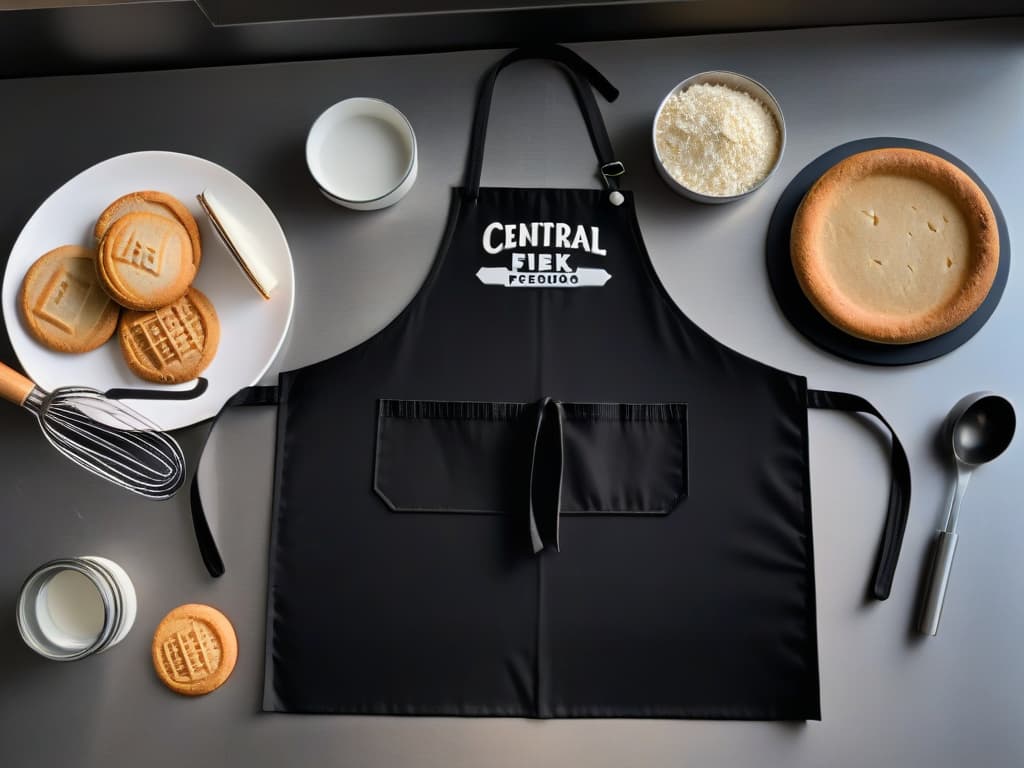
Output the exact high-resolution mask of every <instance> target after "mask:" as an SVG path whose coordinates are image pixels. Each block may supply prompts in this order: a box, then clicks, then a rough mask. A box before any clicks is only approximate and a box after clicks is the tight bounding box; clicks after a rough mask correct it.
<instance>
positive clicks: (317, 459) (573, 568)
mask: <svg viewBox="0 0 1024 768" xmlns="http://www.w3.org/2000/svg"><path fill="white" fill-rule="evenodd" d="M532 57H537V58H547V59H551V60H553V61H556V62H558V63H560V64H561V65H562V66H563V67H564V68H565V69H566V70H567V71H568V73H569V76H570V82H571V84H572V86H573V90H574V93H575V95H576V97H577V100H578V101H579V103H580V106H581V108H582V110H583V114H584V117H585V118H586V122H587V125H588V128H589V132H590V136H591V139H592V142H593V145H594V148H595V150H596V152H597V156H598V165H599V170H600V172H601V175H602V176H603V178H604V180H605V186H606V189H603V190H601V189H594V190H591V189H512V188H483V189H481V188H480V187H479V180H480V169H481V160H482V157H483V151H484V134H485V131H486V126H487V116H488V111H489V107H490V98H491V93H492V90H493V86H494V81H495V78H496V77H497V75H498V73H499V72H500V71H501V69H502V68H503V67H504V66H506V65H507V64H509V63H511V62H513V61H516V60H519V59H523V58H532ZM587 81H589V84H588V82H587ZM591 84H592V85H593V86H594V87H595V88H597V89H598V90H600V91H601V93H602V94H603V95H605V96H606V97H607V98H608V99H609V100H611V99H614V98H615V96H616V95H617V92H616V91H615V89H614V88H613V87H612V86H611V84H610V83H608V81H607V80H605V79H604V78H603V77H602V76H601V75H600V73H598V72H597V71H596V70H594V69H593V68H592V67H591V66H590V65H588V64H587V63H586V62H584V61H583V60H582V59H580V58H579V57H578V56H576V55H575V54H573V53H572V52H571V51H568V50H567V49H564V48H559V47H549V48H543V49H533V50H528V51H516V52H514V53H512V54H510V55H509V56H507V57H506V58H504V59H502V60H501V61H500V62H499V63H498V64H497V65H495V66H494V68H493V69H492V70H491V71H490V72H489V74H488V76H487V78H486V80H485V82H484V85H483V88H482V91H481V94H480V100H479V104H478V107H477V113H476V119H475V123H474V126H473V137H472V145H471V153H470V162H469V166H468V171H467V176H466V185H465V187H464V188H462V189H457V190H455V191H454V193H453V195H452V204H451V213H450V216H449V221H448V225H447V228H446V231H445V234H444V240H443V242H442V244H441V248H440V251H439V253H438V255H437V257H436V259H435V262H434V264H433V267H432V269H431V271H430V274H429V275H428V277H427V278H426V281H425V283H424V285H423V287H422V288H421V290H420V291H419V293H418V295H417V296H416V297H415V298H414V299H413V301H412V302H411V303H410V304H409V306H408V307H407V308H406V309H405V310H404V311H403V312H402V313H401V314H400V315H399V316H398V317H397V318H396V319H395V320H394V321H393V322H392V323H391V324H390V325H388V326H387V327H386V328H385V329H384V330H382V331H381V332H380V333H378V334H377V335H376V336H374V337H373V338H371V339H369V340H368V341H366V342H364V343H362V344H360V345H359V346H357V347H355V348H353V349H350V350H348V351H347V352H345V353H343V354H340V355H338V356H336V357H333V358H331V359H328V360H325V361H323V362H320V363H318V364H315V365H311V366H309V367H306V368H303V369H300V370H295V371H291V372H287V373H284V374H282V375H281V376H280V378H279V384H278V385H277V386H276V387H256V388H252V389H250V390H246V391H243V392H242V393H240V394H239V395H238V396H236V397H235V398H234V400H232V401H231V403H230V404H231V405H240V404H250V405H251V404H269V403H276V404H277V405H278V421H277V446H276V459H275V461H276V464H275V466H276V469H275V473H276V474H275V479H274V499H273V513H272V536H271V553H270V568H269V587H268V601H267V603H268V616H267V637H266V679H265V690H264V700H263V708H264V709H265V710H268V711H280V712H322V713H363V714H391V715H485V716H517V717H543V718H546V717H685V718H729V719H793V720H803V719H817V718H819V716H820V713H819V696H818V659H817V640H816V628H815V597H814V568H813V548H812V535H811V508H810V489H809V483H808V457H807V409H808V407H814V408H822V407H824V408H839V409H843V410H848V411H861V412H866V413H871V414H873V415H874V416H876V417H877V418H879V419H881V416H880V414H879V413H878V412H877V411H875V409H874V408H873V407H872V406H871V405H869V404H868V403H867V402H866V401H864V400H863V399H861V398H858V397H855V396H853V395H847V394H843V393H833V392H823V391H815V390H808V389H807V384H806V380H805V379H804V377H802V376H795V375H793V374H790V373H786V372H783V371H779V370H776V369H774V368H771V367H768V366H766V365H764V364H762V363H759V362H756V361H754V360H751V359H750V358H748V357H745V356H743V355H741V354H739V353H737V352H734V351H733V350H731V349H728V348H727V347H724V346H723V345H721V344H719V343H718V342H716V341H715V340H714V339H712V338H711V337H709V336H708V335H707V334H706V333H704V332H703V331H701V330H700V329H699V328H698V327H697V326H695V325H694V324H693V323H692V322H691V321H690V320H689V319H687V317H686V316H685V315H684V314H683V313H682V312H681V311H680V309H679V308H678V307H677V306H676V305H675V304H674V303H673V301H672V299H671V298H670V297H669V295H668V293H667V292H666V291H665V288H664V287H663V286H662V284H661V282H660V280H659V279H658V276H657V274H656V273H655V271H654V269H653V267H652V265H651V261H650V259H649V258H648V255H647V252H646V251H645V249H644V245H643V241H642V239H641V236H640V230H639V227H638V225H637V220H636V215H635V212H634V207H633V197H632V195H631V194H630V193H629V192H625V191H622V192H619V191H618V190H617V186H618V185H617V183H616V182H617V180H618V177H619V176H620V175H621V173H622V171H623V168H622V165H621V164H620V163H618V162H616V161H615V158H614V155H613V154H612V149H611V144H610V142H609V140H608V136H607V134H606V132H605V128H604V125H603V123H602V120H601V116H600V112H599V110H598V108H597V105H596V102H595V99H594V96H593V93H592V91H591V88H590V85H591ZM617 203H618V204H617ZM883 423H884V421H883ZM886 426H887V427H888V425H887V424H886ZM890 431H891V430H890ZM892 446H893V448H892V471H893V484H892V488H891V494H890V502H889V511H888V516H887V519H886V524H885V530H884V533H883V537H882V545H881V552H880V557H879V560H878V566H877V569H876V572H875V575H874V578H873V584H872V587H871V591H872V592H873V594H874V596H875V597H877V598H879V599H884V598H885V597H886V596H887V595H888V593H889V588H890V584H891V581H892V577H893V572H894V570H895V567H896V559H897V556H898V552H899V547H900V542H901V539H902V535H903V529H904V526H905V523H906V517H907V510H908V507H909V494H910V476H909V468H908V465H907V461H906V456H905V454H904V453H903V449H902V447H901V446H900V444H899V441H898V440H897V439H896V438H895V435H893V442H892ZM196 488H197V486H195V485H194V486H193V489H194V490H193V494H194V501H195V504H194V515H195V521H196V530H197V533H198V535H199V540H200V545H201V549H202V552H203V556H204V559H205V561H206V563H207V566H208V567H209V569H210V571H211V573H213V574H215V575H216V574H219V573H221V572H223V565H222V563H221V562H220V557H219V555H218V553H217V549H216V546H215V544H214V542H213V539H212V536H211V535H210V532H209V529H208V528H207V527H206V523H205V518H204V517H203V514H202V508H201V505H200V504H199V503H198V502H199V499H198V491H197V490H196Z"/></svg>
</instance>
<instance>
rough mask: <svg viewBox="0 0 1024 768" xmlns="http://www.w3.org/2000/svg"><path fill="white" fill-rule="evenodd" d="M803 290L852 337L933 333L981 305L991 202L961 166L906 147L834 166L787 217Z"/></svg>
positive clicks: (914, 337) (990, 265) (990, 241)
mask: <svg viewBox="0 0 1024 768" xmlns="http://www.w3.org/2000/svg"><path fill="white" fill-rule="evenodd" d="M790 251H791V256H792V261H793V271H794V272H795V274H796V277H797V281H798V282H799V283H800V287H801V288H802V289H803V292H804V295H806V296H807V299H808V300H809V301H810V302H811V304H812V305H814V307H815V308H816V309H817V310H818V312H820V313H821V314H822V316H823V317H825V319H827V320H828V321H829V322H830V323H832V324H833V325H835V326H836V327H838V328H840V329H841V330H843V331H845V332H846V333H849V334H851V335H853V336H856V337H859V338H862V339H867V340H870V341H875V342H881V343H887V344H908V343H912V342H916V341H924V340H926V339H930V338H933V337H935V336H939V335H941V334H943V333H946V332H948V331H950V330H952V329H953V328H956V327H957V326H958V325H960V324H961V323H963V322H964V321H965V320H966V319H967V318H968V317H970V316H971V314H973V313H974V311H975V310H977V308H978V307H979V306H980V305H981V303H982V302H983V301H984V300H985V297H986V296H987V295H988V291H989V289H990V288H991V286H992V282H993V281H994V279H995V274H996V270H997V268H998V265H999V233H998V229H997V227H996V221H995V215H994V213H993V211H992V207H991V205H990V204H989V202H988V199H987V198H986V197H985V194H984V193H983V192H982V191H981V189H980V188H979V187H978V185H977V184H975V183H974V181H973V180H972V179H971V178H970V177H969V176H968V175H967V174H966V173H964V172H963V171H962V170H960V169H959V168H958V167H956V166H955V165H953V164H952V163H950V162H948V161H946V160H944V159H943V158H940V157H937V156H936V155H933V154H930V153H927V152H922V151H920V150H915V149H902V148H889V149H876V150H871V151H868V152H861V153H859V154H856V155H852V156H850V157H848V158H846V159H845V160H843V161H841V162H840V163H838V164H836V165H835V166H833V167H832V168H830V169H829V170H828V171H826V172H825V174H824V175H822V177H821V178H820V179H818V181H817V182H815V184H814V186H812V187H811V189H810V190H809V191H808V193H807V195H806V196H805V197H804V199H803V201H802V202H801V204H800V208H799V209H798V210H797V213H796V216H795V217H794V219H793V226H792V231H791V237H790Z"/></svg>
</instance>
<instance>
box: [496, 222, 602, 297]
mask: <svg viewBox="0 0 1024 768" xmlns="http://www.w3.org/2000/svg"><path fill="white" fill-rule="evenodd" d="M600 235H601V231H600V229H599V228H598V227H589V228H588V227H584V226H583V225H577V226H575V227H573V226H570V225H569V224H565V223H563V222H560V221H559V222H553V221H533V222H530V223H520V224H502V223H501V222H500V221H494V222H491V223H490V224H488V225H487V226H486V227H485V228H484V234H483V247H484V250H485V251H486V252H487V253H489V254H491V255H496V254H499V253H502V252H505V251H511V254H510V256H511V262H510V264H511V268H509V267H481V268H480V269H479V270H478V271H477V273H476V276H477V279H479V280H480V282H481V283H483V284H484V285H503V286H505V287H506V288H583V287H587V286H592V287H601V286H603V285H604V284H605V283H607V282H608V281H609V280H610V279H611V277H612V276H611V275H610V274H608V272H607V271H605V270H604V269H600V268H594V267H573V265H572V264H571V263H570V259H571V258H572V256H573V255H574V254H573V253H571V252H572V251H575V252H583V253H591V254H593V255H595V256H607V255H608V252H607V251H606V250H604V249H602V248H601V246H600ZM527 249H530V250H527ZM539 249H547V250H544V251H541V250H539Z"/></svg>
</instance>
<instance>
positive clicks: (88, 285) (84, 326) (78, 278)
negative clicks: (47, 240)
mask: <svg viewBox="0 0 1024 768" xmlns="http://www.w3.org/2000/svg"><path fill="white" fill-rule="evenodd" d="M18 305H19V309H20V310H21V316H22V319H24V321H25V326H26V328H28V331H29V333H31V334H32V336H33V337H35V339H36V340H37V341H39V342H40V343H41V344H44V345H45V346H47V347H49V348H50V349H54V350H57V351H58V352H88V351H89V350H91V349H96V347H98V346H100V345H101V344H103V342H105V341H106V340H107V339H109V338H110V337H111V336H113V335H114V330H115V329H116V328H117V316H118V314H119V313H120V311H121V308H120V307H118V306H117V304H115V303H114V302H113V301H111V300H110V297H109V296H107V294H106V293H105V292H104V291H103V288H102V286H101V285H100V282H99V279H98V278H97V276H96V251H94V250H92V249H91V248H83V247H82V246H80V245H62V246H61V247H60V248H55V249H54V250H52V251H50V252H49V253H46V254H43V256H41V257H40V258H39V260H38V261H36V263H35V264H33V265H32V266H31V267H29V270H28V272H27V273H26V274H25V279H24V280H23V281H22V284H21V292H20V294H19V297H18Z"/></svg>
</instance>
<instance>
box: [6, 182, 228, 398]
mask: <svg viewBox="0 0 1024 768" xmlns="http://www.w3.org/2000/svg"><path fill="white" fill-rule="evenodd" d="M94 235H95V240H96V244H97V247H96V248H84V247H81V246H77V245H65V246H61V247H60V248H56V249H55V250H52V251H50V252H49V253H47V254H45V255H44V256H42V257H41V258H40V259H39V260H38V261H37V262H36V263H35V264H33V265H32V267H31V268H30V269H29V271H28V273H27V274H26V275H25V280H24V282H23V283H22V287H21V295H20V307H21V314H22V317H23V318H24V320H25V324H26V326H27V328H28V330H29V332H30V333H31V334H32V335H33V336H34V337H35V338H36V339H37V340H38V341H39V342H40V343H42V344H44V345H45V346H47V347H49V348H50V349H54V350H57V351H60V352H88V351H90V350H92V349H96V348H97V347H99V346H101V345H102V344H103V343H105V342H106V341H107V340H108V339H109V338H110V337H111V336H112V335H114V332H115V330H116V331H117V335H118V339H119V341H120V344H121V351H122V352H123V354H124V358H125V361H126V362H127V364H128V367H129V368H131V370H132V371H133V372H134V373H135V374H136V375H138V376H140V377H142V378H143V379H146V380H147V381H154V382H159V383H164V384H171V383H178V382H183V381H189V380H191V379H193V378H195V377H196V376H198V375H199V374H200V373H201V372H202V371H203V370H204V369H205V368H206V367H207V366H208V365H209V364H210V361H211V360H212V359H213V356H214V354H215V353H216V351H217V343H218V341H219V338H220V326H219V323H218V321H217V313H216V312H215V311H214V309H213V305H212V304H211V303H210V301H209V300H208V299H207V298H206V296H204V295H203V294H202V293H201V292H200V291H198V290H197V289H196V288H193V287H192V281H193V280H194V279H195V277H196V273H197V272H198V270H199V263H200V261H201V259H202V243H201V241H200V237H199V227H198V226H197V224H196V221H195V219H194V218H193V217H192V215H191V214H190V213H189V211H188V209H187V208H186V207H185V206H184V205H183V204H182V203H181V201H179V200H177V199H176V198H174V197H173V196H171V195H168V194H165V193H163V192H155V191H149V190H147V191H141V192H132V193H131V194H127V195H124V196H123V197H120V198H118V199H117V200H115V201H114V202H113V203H111V204H110V205H109V206H108V207H107V208H106V210H104V211H103V213H102V214H101V215H100V217H99V220H98V221H97V222H96V228H95V231H94ZM122 308H123V309H124V311H122Z"/></svg>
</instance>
